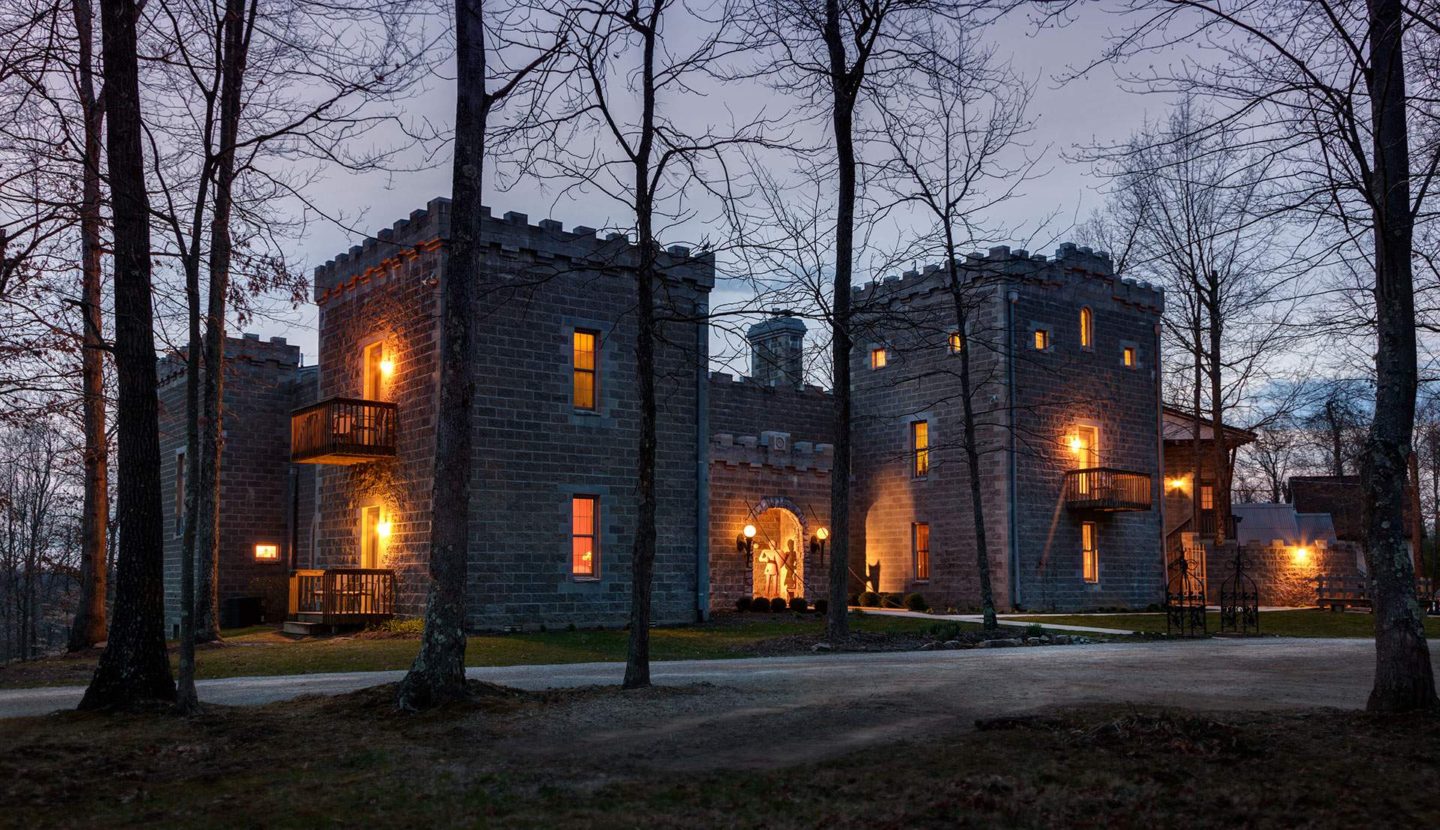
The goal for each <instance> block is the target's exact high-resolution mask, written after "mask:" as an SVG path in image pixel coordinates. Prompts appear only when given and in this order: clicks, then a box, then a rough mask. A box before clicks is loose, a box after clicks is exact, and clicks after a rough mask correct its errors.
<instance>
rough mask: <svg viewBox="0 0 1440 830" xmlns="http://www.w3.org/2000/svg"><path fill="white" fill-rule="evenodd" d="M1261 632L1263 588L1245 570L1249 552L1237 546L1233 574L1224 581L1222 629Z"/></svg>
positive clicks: (1231, 569)
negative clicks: (1261, 589)
mask: <svg viewBox="0 0 1440 830" xmlns="http://www.w3.org/2000/svg"><path fill="white" fill-rule="evenodd" d="M1227 631H1233V632H1235V633H1236V634H1246V635H1249V634H1259V633H1260V588H1259V587H1258V586H1257V585H1256V584H1255V580H1253V579H1251V578H1250V575H1249V574H1247V573H1245V553H1244V551H1243V550H1241V549H1239V548H1237V549H1236V551H1235V561H1234V562H1233V563H1232V564H1231V566H1230V576H1228V577H1226V578H1225V581H1224V582H1222V583H1220V632H1221V633H1222V634H1223V633H1224V632H1227Z"/></svg>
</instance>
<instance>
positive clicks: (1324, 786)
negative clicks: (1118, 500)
mask: <svg viewBox="0 0 1440 830" xmlns="http://www.w3.org/2000/svg"><path fill="white" fill-rule="evenodd" d="M474 688H475V691H476V695H475V697H474V699H473V700H472V701H471V702H470V703H468V704H466V705H461V706H455V707H450V708H448V709H445V710H442V711H439V712H434V713H430V714H426V715H422V716H404V715H400V714H397V713H395V712H394V710H393V707H392V699H393V698H392V696H393V687H377V688H374V689H368V690H365V691H362V692H357V693H354V694H350V695H345V696H340V697H334V698H308V699H301V700H298V701H291V702H288V703H283V704H273V705H269V706H263V707H246V708H225V707H210V708H208V709H207V710H206V711H205V712H204V713H203V714H202V715H201V716H199V717H195V718H190V719H179V718H175V717H173V716H171V715H169V714H165V713H152V714H136V715H116V716H104V715H89V714H78V713H62V714H57V715H51V716H47V717H43V718H31V719H23V720H15V721H6V722H5V724H4V727H5V728H4V730H3V732H0V808H3V810H0V825H7V824H10V825H13V826H24V827H93V826H116V827H128V826H139V825H150V826H157V827H214V826H235V827H251V826H253V827H305V828H315V827H328V826H366V827H379V828H384V827H406V828H414V827H428V826H437V827H454V826H503V827H542V826H543V827H635V826H647V827H721V826H724V827H732V826H740V827H750V828H763V827H819V826H824V827H842V828H844V827H857V828H858V827H866V828H874V827H932V826H933V827H942V826H943V827H950V826H977V827H982V826H984V827H988V826H996V827H1000V826H1004V827H1062V826H1080V827H1085V826H1091V827H1154V826H1161V825H1167V824H1174V823H1177V821H1178V822H1181V823H1183V824H1184V825H1185V826H1187V827H1202V828H1204V827H1216V828H1218V827H1237V826H1244V827H1296V826H1313V827H1332V826H1334V827H1339V826H1376V825H1378V824H1380V823H1382V822H1383V823H1384V824H1385V825H1387V826H1389V827H1435V826H1437V824H1440V795H1437V793H1440V779H1437V773H1440V718H1437V717H1435V716H1430V715H1426V716H1412V717H1405V718H1377V717H1370V716H1366V715H1363V714H1359V713H1346V712H1337V711H1329V710H1325V711H1309V712H1289V713H1284V712H1282V713H1273V712H1272V713H1264V714H1258V713H1223V714H1217V713H1210V714H1206V713H1185V712H1177V711H1173V710H1157V709H1132V708H1118V707H1104V708H1082V709H1072V710H1066V711H1062V712H1056V713H1046V714H1045V715H1043V716H1038V717H1019V718H1005V719H999V720H990V721H983V722H981V723H980V724H979V726H980V727H981V728H979V729H976V728H974V726H975V725H974V724H970V723H957V722H953V721H947V720H946V719H945V718H944V717H941V716H939V714H938V713H935V712H931V713H930V714H929V716H926V715H925V714H924V713H923V712H921V711H918V710H917V711H916V712H914V713H912V714H910V715H908V716H907V715H906V713H904V712H900V713H897V712H895V711H894V710H893V707H897V706H903V702H902V701H897V700H886V699H881V700H876V701H874V702H873V707H874V708H873V709H867V705H866V704H865V703H864V702H863V701H855V700H851V701H847V703H846V705H844V706H843V707H836V708H834V709H830V710H826V709H823V708H815V707H807V706H802V705H799V704H798V703H797V704H795V705H793V706H789V705H787V704H786V703H785V701H783V700H776V699H775V698H774V697H773V696H766V695H757V694H756V693H755V692H753V691H747V690H742V689H739V688H729V687H725V686H722V685H696V686H688V687H679V688H661V689H652V690H645V691H641V692H620V691H618V690H615V689H597V688H590V689H579V690H570V691H557V692H544V693H530V692H518V691H513V690H506V689H500V688H497V687H490V686H482V685H480V684H476V685H475V687H474ZM932 705H933V702H932ZM881 708H884V709H885V711H884V713H883V714H884V717H880V716H879V715H880V714H881V712H880V709H881ZM867 724H874V725H873V727H867ZM1181 817H1183V819H1182V818H1181Z"/></svg>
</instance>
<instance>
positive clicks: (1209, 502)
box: [1200, 484, 1215, 510]
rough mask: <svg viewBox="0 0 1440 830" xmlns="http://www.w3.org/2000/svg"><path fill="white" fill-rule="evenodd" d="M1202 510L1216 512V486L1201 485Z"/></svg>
mask: <svg viewBox="0 0 1440 830" xmlns="http://www.w3.org/2000/svg"><path fill="white" fill-rule="evenodd" d="M1200 509H1201V510H1214V509H1215V485H1213V484H1201V485H1200Z"/></svg>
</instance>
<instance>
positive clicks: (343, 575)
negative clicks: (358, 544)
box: [290, 568, 395, 626]
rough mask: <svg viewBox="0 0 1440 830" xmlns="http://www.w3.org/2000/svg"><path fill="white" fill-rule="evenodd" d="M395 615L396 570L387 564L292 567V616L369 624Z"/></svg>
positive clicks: (318, 620) (340, 622) (314, 619)
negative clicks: (362, 566)
mask: <svg viewBox="0 0 1440 830" xmlns="http://www.w3.org/2000/svg"><path fill="white" fill-rule="evenodd" d="M393 616H395V572H394V571H392V570H389V569H386V568H327V569H325V570H303V571H292V572H291V574H290V617H291V618H292V619H297V620H306V621H310V622H318V623H321V624H323V625H328V626H336V625H366V624H369V623H374V622H380V621H382V620H387V619H389V618H391V617H393Z"/></svg>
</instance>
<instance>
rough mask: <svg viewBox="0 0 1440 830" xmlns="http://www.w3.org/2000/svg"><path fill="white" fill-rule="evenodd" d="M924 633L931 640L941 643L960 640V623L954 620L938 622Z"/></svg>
mask: <svg viewBox="0 0 1440 830" xmlns="http://www.w3.org/2000/svg"><path fill="white" fill-rule="evenodd" d="M925 633H927V634H929V635H930V636H931V638H933V639H936V640H940V641H942V642H943V641H946V640H958V639H960V633H961V629H960V623H958V622H955V621H954V620H946V621H945V622H938V623H935V624H934V625H932V626H930V628H928V629H927V630H926V632H925Z"/></svg>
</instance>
